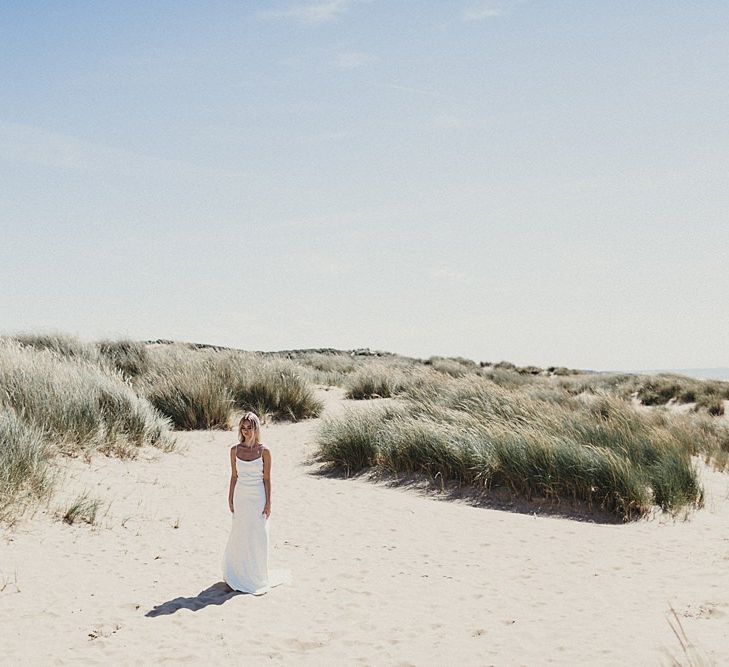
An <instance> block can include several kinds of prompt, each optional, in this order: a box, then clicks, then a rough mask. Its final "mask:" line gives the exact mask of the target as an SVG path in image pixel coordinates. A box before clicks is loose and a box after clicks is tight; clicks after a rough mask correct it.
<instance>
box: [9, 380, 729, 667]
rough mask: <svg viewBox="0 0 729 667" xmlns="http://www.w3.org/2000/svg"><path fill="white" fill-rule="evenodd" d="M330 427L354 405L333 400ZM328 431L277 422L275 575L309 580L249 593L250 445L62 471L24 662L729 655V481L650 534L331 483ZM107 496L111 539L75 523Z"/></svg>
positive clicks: (639, 526)
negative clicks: (319, 461)
mask: <svg viewBox="0 0 729 667" xmlns="http://www.w3.org/2000/svg"><path fill="white" fill-rule="evenodd" d="M318 393H319V396H320V398H322V400H324V401H325V404H326V411H325V416H326V415H327V414H330V415H331V414H335V413H337V412H339V411H341V410H342V409H344V407H345V405H346V404H351V403H352V402H351V401H345V400H344V399H343V394H342V391H341V390H338V389H332V390H329V391H325V390H319V392H318ZM319 423H320V419H314V420H307V421H302V422H299V423H293V424H289V423H282V424H269V425H266V426H264V429H263V440H264V442H265V443H266V444H267V445H268V446H269V447H270V449H271V451H272V454H273V462H274V465H273V494H272V495H273V514H272V517H271V522H272V523H271V537H272V549H271V558H270V563H271V567H272V568H284V569H287V570H290V572H291V575H292V582H291V583H290V584H288V585H286V586H282V587H279V588H276V589H274V590H272V591H271V592H270V593H268V594H267V595H265V596H262V597H254V596H251V595H241V594H232V593H230V592H229V591H228V589H227V588H226V586H225V584H223V583H222V581H221V572H220V563H221V557H222V553H223V549H224V546H225V541H226V538H227V534H228V530H229V526H230V515H229V513H228V508H227V496H226V494H227V485H228V472H229V468H228V451H227V448H228V446H229V445H230V444H233V443H234V442H235V436H234V434H233V431H231V432H228V433H226V432H191V433H180V434H178V445H179V447H178V451H176V452H173V453H170V454H163V453H160V452H159V451H154V450H151V449H150V450H144V451H143V452H142V454H141V455H140V456H139V458H138V459H136V460H133V461H126V460H124V461H123V460H118V459H110V458H105V457H102V456H97V457H94V458H93V460H92V461H91V462H90V463H87V462H84V461H83V460H80V459H73V460H62V461H61V471H62V472H61V473H60V474H62V475H63V476H65V478H66V479H65V481H62V482H59V484H58V487H59V489H60V490H59V492H58V493H57V495H56V496H55V497H54V498H53V499H52V500H51V502H50V503H49V505H48V506H47V507H44V508H41V509H39V510H38V511H37V512H36V513H35V515H34V516H32V517H31V516H28V517H26V518H24V519H23V520H22V521H21V522H20V523H18V524H17V525H16V526H14V527H12V528H11V529H3V533H2V539H1V540H0V589H2V590H0V627H1V628H2V633H1V637H0V649H1V652H0V655H2V659H3V663H4V664H70V663H73V664H109V663H116V664H150V663H165V662H167V663H191V664H197V663H211V662H212V663H217V662H220V663H233V664H263V663H266V664H297V665H299V664H311V665H315V664H331V665H342V664H372V665H382V664H386V665H443V664H460V665H543V664H558V665H565V664H567V665H577V664H591V665H615V664H670V661H671V657H673V658H675V659H676V660H677V661H678V662H679V663H680V664H689V663H688V660H687V658H686V656H685V655H684V654H683V652H682V649H681V644H680V643H679V641H678V639H677V637H676V635H675V634H674V631H673V630H672V628H671V625H670V624H669V619H670V618H671V616H672V615H671V613H670V610H671V608H673V609H674V610H675V612H676V614H677V616H678V619H679V620H680V623H681V625H682V627H683V630H684V631H685V633H686V636H687V637H688V639H689V640H690V641H691V642H692V643H693V644H694V645H695V646H696V648H697V651H698V653H699V655H700V657H702V658H703V659H704V660H705V661H706V663H707V664H712V663H715V664H727V663H729V642H727V641H726V637H727V636H729V597H727V591H728V590H729V567H727V566H728V565H729V476H727V475H721V474H717V473H713V472H711V471H709V470H708V469H703V468H702V470H703V483H704V486H705V490H706V507H705V508H704V509H702V510H700V511H698V512H693V513H690V514H689V515H688V517H687V518H683V517H681V518H678V519H673V518H671V517H668V516H663V515H658V516H654V517H652V518H649V519H645V520H641V521H638V522H635V523H631V524H628V525H616V524H599V523H594V522H588V521H576V520H571V519H566V518H555V517H551V516H538V515H536V514H532V515H530V514H519V513H514V512H508V511H500V510H495V509H485V508H482V507H474V506H471V505H468V504H467V503H465V502H457V501H444V500H441V499H438V498H437V497H434V496H433V495H432V494H426V493H421V492H418V491H415V490H412V489H405V488H392V487H391V486H388V485H386V484H384V483H378V484H373V483H372V482H368V481H366V480H365V479H341V478H335V477H328V476H323V475H320V474H317V468H316V466H313V465H311V464H310V463H309V460H310V458H311V454H312V452H313V450H314V446H315V435H316V430H317V428H318V425H319ZM83 491H88V492H89V494H90V495H91V496H93V497H96V498H99V499H101V500H102V501H103V503H104V506H103V508H102V510H101V512H100V515H99V517H100V518H99V519H98V521H97V525H96V526H93V527H91V526H88V525H86V524H76V525H67V524H65V523H63V522H62V521H60V520H59V519H58V518H57V517H56V516H55V514H56V512H57V510H58V508H60V507H64V506H65V505H66V504H67V501H68V500H69V499H72V498H74V497H75V496H77V495H78V494H79V493H81V492H83Z"/></svg>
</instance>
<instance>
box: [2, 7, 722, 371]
mask: <svg viewBox="0 0 729 667" xmlns="http://www.w3.org/2000/svg"><path fill="white" fill-rule="evenodd" d="M727 26H729V3H727V2H724V1H712V0H703V1H702V2H698V3H690V2H685V1H683V0H681V1H670V0H655V1H651V0H639V1H636V0H628V1H621V0H588V1H585V0H573V1H565V0H541V1H537V0H534V1H531V2H530V1H528V0H523V1H521V2H519V1H513V2H510V1H506V0H505V1H503V2H499V1H493V2H492V1H489V0H484V1H480V0H470V1H469V0H464V1H455V0H453V1H448V0H437V1H436V0H431V1H425V0H424V1H419V0H311V1H310V2H307V1H306V0H285V1H278V0H277V1H269V2H263V1H261V2H253V1H249V2H241V1H238V2H215V1H211V2H188V1H185V0H174V1H170V2H165V1H162V0H155V1H154V2H149V1H148V0H145V1H143V2H135V1H131V0H125V1H124V2H116V1H108V2H104V1H98V0H93V1H92V0H88V1H86V2H78V1H74V0H68V1H66V2H41V1H38V0H36V1H32V0H31V1H26V0H23V1H22V2H21V1H16V2H13V1H6V2H3V3H2V5H1V6H0V233H1V237H0V331H2V332H4V333H13V332H17V331H29V330H31V331H48V330H60V331H65V332H69V333H73V334H77V335H80V336H81V337H82V338H84V339H96V338H100V337H106V336H113V337H116V336H129V337H132V338H135V339H148V338H173V339H178V340H187V341H198V342H208V343H217V344H223V345H231V346H235V347H241V348H245V349H260V350H273V349H284V348H301V347H339V348H352V347H370V348H373V349H383V350H389V351H393V352H399V353H402V354H408V355H414V356H420V357H427V356H430V355H435V354H438V355H462V356H466V357H470V358H472V359H476V360H485V361H499V360H510V361H513V362H515V363H518V364H537V365H540V366H547V365H553V364H554V365H567V366H573V367H581V368H593V369H640V368H681V367H682V368H696V367H706V366H729V339H728V338H727V331H729V308H728V307H727V296H728V294H729V292H728V290H729V250H728V248H729V215H728V213H729V123H728V122H727V119H729V85H727V82H728V81H729V30H727Z"/></svg>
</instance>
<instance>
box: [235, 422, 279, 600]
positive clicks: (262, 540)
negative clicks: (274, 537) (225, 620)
mask: <svg viewBox="0 0 729 667" xmlns="http://www.w3.org/2000/svg"><path fill="white" fill-rule="evenodd" d="M260 434H261V422H260V420H259V419H258V416H257V415H256V414H255V413H253V412H246V414H245V415H243V417H242V418H241V420H240V423H239V424H238V444H237V445H233V446H232V447H231V448H230V468H231V471H230V488H229V490H228V506H229V507H230V511H231V512H232V513H233V526H232V529H231V531H230V537H229V538H228V545H227V546H226V548H225V557H224V561H223V578H224V579H225V581H226V582H227V584H228V585H229V586H230V587H231V588H233V589H234V590H237V591H243V592H244V593H253V594H254V595H261V594H262V593H266V592H267V591H268V590H269V589H270V588H271V587H272V586H273V585H275V584H274V583H273V582H272V581H271V580H270V578H269V572H268V518H269V517H270V516H271V452H270V451H269V450H268V448H267V447H265V446H264V445H262V444H261V442H260ZM277 583H280V582H277Z"/></svg>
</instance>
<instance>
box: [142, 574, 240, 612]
mask: <svg viewBox="0 0 729 667" xmlns="http://www.w3.org/2000/svg"><path fill="white" fill-rule="evenodd" d="M236 595H245V593H241V592H240V591H234V590H233V589H232V588H230V586H228V584H226V583H225V582H224V581H219V582H218V583H217V584H213V585H212V586H209V587H208V588H206V589H205V590H204V591H200V592H199V593H198V594H197V595H196V596H195V597H190V598H174V599H173V600H168V601H167V602H163V603H162V604H158V605H156V606H155V607H154V609H150V610H149V611H148V612H147V613H146V614H145V616H149V617H150V618H154V617H155V616H168V615H169V614H174V613H175V612H176V611H179V610H180V609H189V610H190V611H200V610H201V609H204V608H205V607H207V606H209V605H211V604H223V603H224V602H227V601H228V600H230V598H234V597H235V596H236Z"/></svg>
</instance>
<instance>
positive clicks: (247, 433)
mask: <svg viewBox="0 0 729 667" xmlns="http://www.w3.org/2000/svg"><path fill="white" fill-rule="evenodd" d="M254 435H255V427H254V426H253V424H252V423H251V422H249V421H244V422H243V423H242V424H241V425H240V436H241V440H244V441H245V442H250V441H251V440H253V436H254Z"/></svg>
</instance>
